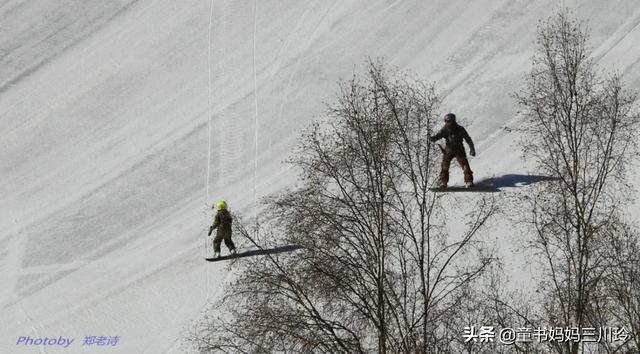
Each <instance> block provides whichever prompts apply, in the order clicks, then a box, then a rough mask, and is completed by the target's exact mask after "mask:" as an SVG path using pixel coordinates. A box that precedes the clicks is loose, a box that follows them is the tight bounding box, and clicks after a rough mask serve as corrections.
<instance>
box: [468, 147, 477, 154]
mask: <svg viewBox="0 0 640 354" xmlns="http://www.w3.org/2000/svg"><path fill="white" fill-rule="evenodd" d="M469 155H471V156H476V149H474V148H471V149H470V150H469Z"/></svg>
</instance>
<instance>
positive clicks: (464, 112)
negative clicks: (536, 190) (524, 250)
mask: <svg viewBox="0 0 640 354" xmlns="http://www.w3.org/2000/svg"><path fill="white" fill-rule="evenodd" d="M561 6H567V7H569V8H571V9H572V10H573V11H574V14H575V15H576V16H577V17H578V18H580V19H583V20H586V21H588V24H589V27H590V31H591V39H592V45H593V49H594V54H595V56H596V59H597V63H598V64H599V65H601V66H602V68H604V69H606V70H617V71H619V72H621V73H623V74H624V75H625V82H626V83H627V87H630V88H633V89H640V5H639V4H638V1H637V0H589V1H551V0H545V1H541V0H538V1H530V0H483V1H471V0H446V1H445V0H430V1H424V0H406V1H400V0H396V1H392V0H376V1H373V0H366V1H365V0H360V1H355V0H351V1H347V0H337V1H336V0H332V1H328V0H327V1H320V0H318V1H310V0H306V1H302V0H253V1H249V0H247V1H231V0H213V1H210V0H194V1H170V0H109V1H99V0H40V1H29V0H2V1H0V353H22V352H24V353H32V352H33V353H37V352H46V353H54V352H62V350H61V349H59V348H55V347H43V346H40V347H36V346H33V347H25V346H16V344H15V343H16V341H17V338H18V337H19V336H27V335H30V336H32V337H58V336H63V337H66V338H69V337H70V338H75V340H76V342H75V343H74V344H73V345H72V347H70V348H69V349H68V350H67V352H70V353H78V352H79V353H84V352H107V353H164V352H169V353H175V352H178V353H179V352H182V351H184V350H186V348H185V346H184V345H183V338H184V336H185V331H186V330H187V329H188V327H189V326H190V324H191V323H192V321H194V320H197V318H198V317H199V316H200V315H201V312H202V310H203V308H204V307H205V306H206V304H207V301H208V300H209V301H213V300H215V298H216V297H217V296H219V294H220V292H221V291H222V289H223V284H224V281H225V279H228V278H227V277H228V275H229V274H228V271H227V269H226V268H225V264H224V262H216V263H208V262H204V261H203V258H204V256H205V249H204V235H205V231H206V229H207V227H208V225H209V224H210V221H211V220H210V216H209V215H208V214H207V213H206V212H205V203H211V202H212V201H213V200H215V199H218V198H224V199H226V200H227V201H228V202H229V204H230V208H231V209H233V210H234V211H239V212H242V213H243V214H245V215H249V216H251V215H253V213H254V212H255V208H256V204H255V201H256V199H258V198H260V197H262V196H265V195H267V194H269V193H272V192H274V191H277V190H279V189H280V188H282V187H283V186H286V185H287V184H289V183H291V182H292V181H293V180H294V179H295V174H294V171H292V170H291V169H289V168H288V167H287V166H286V165H283V164H282V161H283V160H284V159H285V158H286V157H287V155H288V153H289V151H290V149H291V148H292V147H293V146H294V144H295V138H296V136H297V133H298V131H299V129H300V128H302V127H304V126H305V125H306V124H308V123H309V122H310V121H311V120H312V119H313V118H314V117H317V116H318V115H319V114H321V113H322V110H323V108H324V103H325V102H331V101H332V99H333V98H334V97H335V93H336V90H337V84H336V82H337V80H339V79H348V78H349V77H350V76H351V75H352V73H353V72H354V70H355V71H358V70H359V69H362V68H363V67H364V61H365V59H366V58H367V57H368V56H370V57H374V58H375V57H384V58H386V60H387V61H388V62H389V64H391V65H392V66H396V67H399V68H400V69H402V70H411V71H412V72H413V73H415V74H416V75H418V76H420V77H422V78H424V79H426V80H429V81H435V82H436V83H437V85H438V87H439V88H440V89H441V90H443V92H444V94H445V100H444V103H443V105H442V113H443V114H444V113H446V112H448V111H453V112H455V113H456V114H457V115H458V117H459V118H460V120H461V121H462V124H463V125H465V126H466V127H467V130H468V131H469V132H470V134H471V136H472V137H473V138H474V140H475V141H476V145H477V150H478V156H477V157H476V158H472V159H471V167H472V168H473V170H474V172H475V176H476V179H482V178H486V177H493V176H497V177H500V176H504V175H507V174H516V175H517V174H520V175H526V174H527V173H530V172H532V171H530V170H529V169H528V168H527V166H526V165H525V164H524V163H523V162H522V161H521V159H520V153H519V151H518V149H517V148H515V147H514V145H513V143H514V141H515V139H514V134H513V133H510V130H509V129H504V127H505V126H507V127H517V126H518V122H519V117H518V116H517V107H516V105H515V102H514V100H513V99H512V98H511V96H510V94H511V93H513V92H514V91H516V90H517V89H518V88H520V87H521V86H522V84H523V81H522V79H523V77H524V74H525V73H526V72H527V71H528V70H529V69H530V57H531V55H532V51H533V48H534V45H533V42H534V38H535V34H536V25H537V23H538V20H539V19H544V18H546V17H548V16H550V15H552V14H553V13H554V11H555V10H556V9H558V8H559V7H561ZM209 118H211V123H212V125H211V150H210V151H211V157H210V162H211V165H210V173H209V180H210V183H209V186H208V188H207V183H206V181H207V169H208V167H207V158H208V145H209V139H208V138H209V137H208V122H209ZM256 138H257V141H256ZM636 171H638V169H636ZM461 180H462V176H461V172H460V170H459V169H458V168H453V169H452V182H453V183H457V184H460V183H461ZM634 181H636V185H637V184H638V182H640V178H638V177H635V176H634ZM516 188H521V189H522V188H527V187H526V186H515V187H512V188H504V189H503V193H509V192H510V190H514V189H516ZM207 189H208V190H209V193H208V195H207ZM636 205H637V204H636ZM637 210H639V209H638V208H636V211H637ZM636 215H637V213H636ZM511 232H512V231H511V229H510V227H509V225H504V224H502V225H500V223H498V224H496V225H495V228H494V229H493V231H492V234H491V235H490V236H489V238H493V239H495V240H497V241H498V242H499V244H500V246H501V250H502V252H503V257H505V259H506V260H507V262H508V264H509V267H510V269H511V270H512V273H513V274H514V275H513V276H514V277H519V276H522V277H523V278H522V279H521V280H522V281H523V282H526V280H524V279H525V278H526V275H527V273H528V270H527V268H526V267H527V262H526V261H525V260H524V259H522V258H521V257H516V256H514V253H512V252H511V250H510V247H509V246H510V240H511V239H512V238H513V237H515V236H514V235H512V234H511ZM238 241H239V242H242V241H240V240H238ZM224 251H226V250H225V249H224V247H223V252H224ZM209 252H210V251H209ZM209 255H210V253H209ZM509 262H510V263H509ZM514 280H518V279H514ZM88 335H93V336H119V337H120V338H121V339H120V342H119V343H118V345H117V346H115V347H108V348H107V347H96V346H94V347H83V346H82V343H81V342H82V340H83V338H84V336H88Z"/></svg>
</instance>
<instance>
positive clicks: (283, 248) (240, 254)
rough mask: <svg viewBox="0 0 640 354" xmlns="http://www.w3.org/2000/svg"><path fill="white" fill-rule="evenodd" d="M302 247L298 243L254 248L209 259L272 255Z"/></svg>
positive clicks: (208, 259) (213, 260)
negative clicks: (232, 254)
mask: <svg viewBox="0 0 640 354" xmlns="http://www.w3.org/2000/svg"><path fill="white" fill-rule="evenodd" d="M301 248H302V246H298V245H286V246H280V247H274V248H269V249H254V250H249V251H244V252H238V254H237V255H235V256H229V255H225V256H222V257H220V258H207V261H209V262H215V261H222V260H225V259H231V258H244V257H252V256H266V255H270V254H277V253H284V252H293V251H295V250H299V249H301Z"/></svg>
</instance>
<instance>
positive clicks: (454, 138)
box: [429, 124, 475, 156]
mask: <svg viewBox="0 0 640 354" xmlns="http://www.w3.org/2000/svg"><path fill="white" fill-rule="evenodd" d="M442 138H444V139H445V140H446V147H445V151H446V152H447V153H449V154H451V155H454V156H467V153H466V152H465V150H464V145H462V140H464V141H466V142H467V144H468V145H469V150H470V151H472V153H471V155H474V154H475V148H474V147H473V141H472V140H471V137H470V136H469V134H468V133H467V130H466V129H464V128H463V127H462V126H460V125H457V124H456V125H454V126H453V127H451V128H447V127H443V128H442V129H440V131H439V132H438V134H436V135H433V136H431V137H429V140H431V141H432V142H435V141H438V140H440V139H442Z"/></svg>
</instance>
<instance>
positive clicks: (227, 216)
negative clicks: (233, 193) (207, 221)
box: [210, 209, 233, 237]
mask: <svg viewBox="0 0 640 354" xmlns="http://www.w3.org/2000/svg"><path fill="white" fill-rule="evenodd" d="M232 223H233V217H232V216H231V213H229V211H228V210H226V209H220V210H218V212H217V213H216V218H215V219H214V221H213V225H211V229H210V231H213V230H214V229H217V231H216V235H217V236H218V237H230V236H231V224H232Z"/></svg>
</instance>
